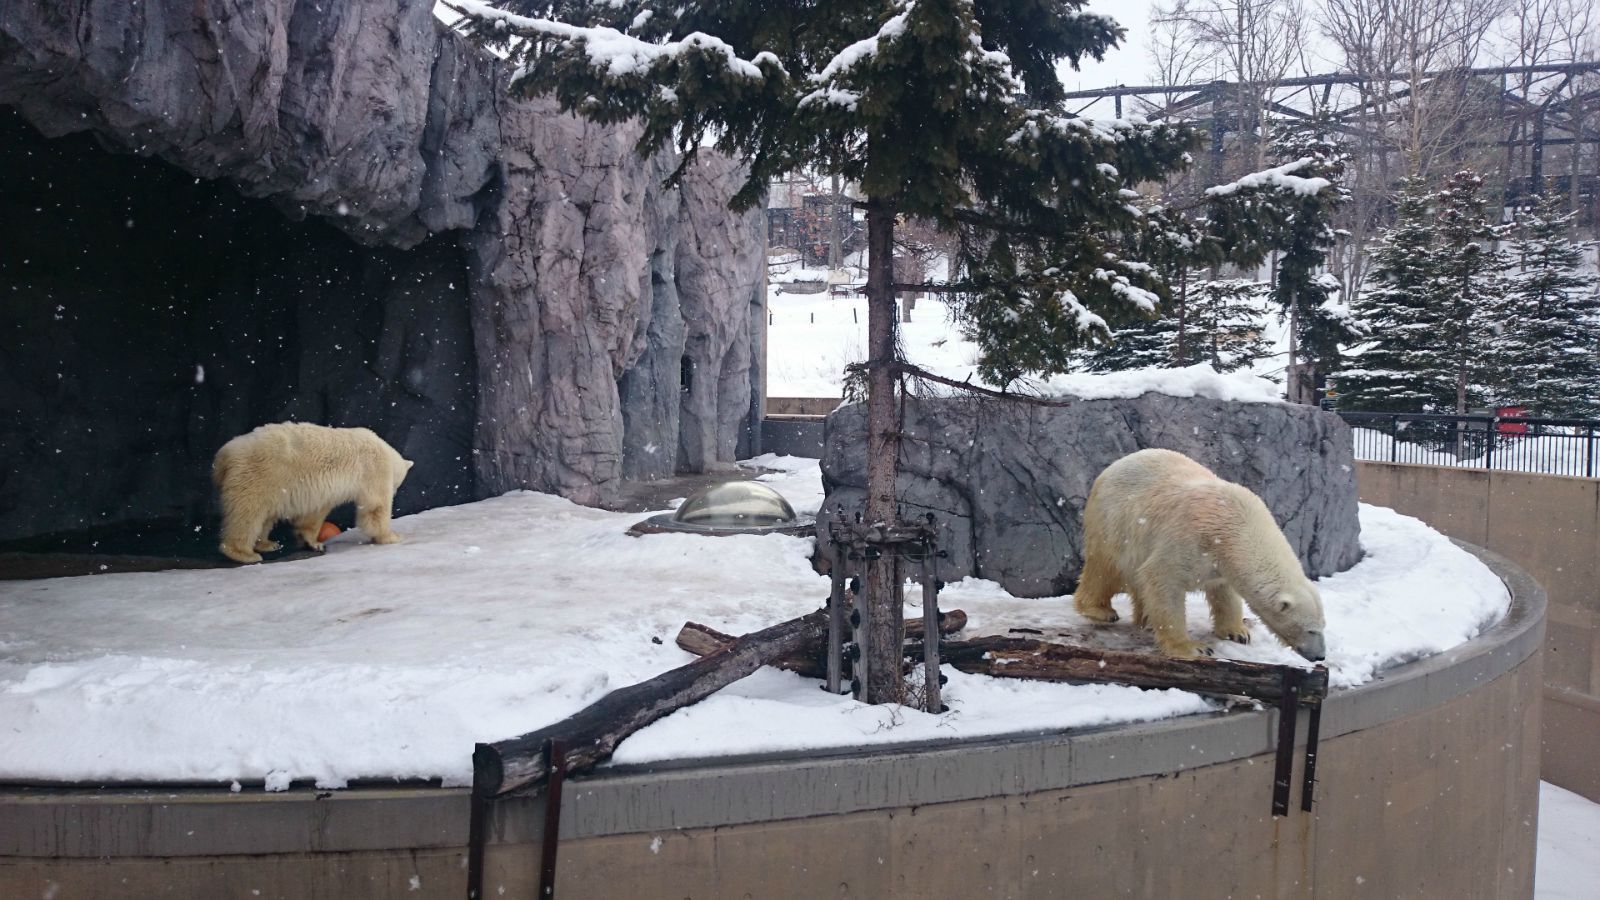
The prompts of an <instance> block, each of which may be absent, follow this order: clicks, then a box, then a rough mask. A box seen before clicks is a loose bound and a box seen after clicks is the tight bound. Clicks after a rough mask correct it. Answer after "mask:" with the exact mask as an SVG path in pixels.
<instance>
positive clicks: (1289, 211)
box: [1272, 115, 1354, 403]
mask: <svg viewBox="0 0 1600 900" xmlns="http://www.w3.org/2000/svg"><path fill="white" fill-rule="evenodd" d="M1332 124H1333V123H1332V121H1331V119H1329V118H1328V117H1327V116H1326V115H1318V116H1316V117H1314V118H1312V119H1309V120H1304V121H1295V122H1291V123H1288V124H1286V125H1284V126H1283V127H1281V128H1279V129H1278V132H1277V134H1276V135H1275V136H1274V139H1273V152H1274V154H1275V155H1276V156H1277V157H1278V159H1280V160H1282V161H1283V162H1285V163H1287V164H1292V165H1294V166H1295V167H1296V174H1298V175H1300V176H1302V177H1304V178H1307V179H1320V180H1321V181H1322V182H1324V183H1325V185H1326V187H1325V189H1323V190H1318V191H1307V192H1304V193H1301V194H1299V195H1297V196H1296V198H1295V200H1294V202H1293V203H1291V204H1287V205H1285V206H1284V207H1283V213H1282V214H1281V215H1282V219H1281V221H1279V222H1278V223H1277V227H1278V229H1279V236H1278V239H1277V241H1276V244H1277V246H1278V249H1280V250H1281V252H1282V255H1281V256H1280V257H1279V259H1278V266H1277V273H1276V278H1275V280H1274V282H1273V285H1272V299H1273V301H1274V302H1275V303H1276V304H1277V306H1278V309H1279V311H1280V313H1281V314H1282V316H1283V318H1284V319H1285V320H1286V321H1287V323H1288V332H1289V359H1288V367H1287V375H1286V378H1287V393H1288V396H1289V400H1290V401H1291V402H1295V403H1315V402H1317V401H1316V399H1315V397H1316V389H1317V386H1318V381H1319V377H1318V376H1319V375H1327V374H1330V373H1331V372H1332V371H1333V370H1334V369H1336V368H1337V367H1338V363H1339V351H1340V347H1341V345H1343V344H1346V343H1348V342H1349V341H1350V340H1351V339H1352V338H1353V337H1354V334H1353V333H1352V332H1351V330H1350V327H1349V321H1348V319H1347V317H1346V316H1345V315H1343V314H1342V312H1341V311H1339V310H1337V309H1336V308H1335V306H1334V301H1335V300H1336V299H1337V294H1338V281H1337V279H1334V278H1331V277H1328V276H1327V273H1326V272H1325V271H1323V270H1324V268H1325V266H1326V265H1327V259H1328V251H1330V250H1331V249H1333V245H1334V241H1335V240H1336V238H1337V237H1338V232H1337V231H1336V230H1335V229H1334V227H1333V216H1334V214H1335V213H1336V212H1337V211H1338V208H1339V206H1340V205H1342V204H1343V203H1344V202H1345V201H1347V200H1348V199H1349V198H1350V190H1349V188H1347V187H1345V185H1344V175H1345V165H1346V163H1348V162H1349V159H1350V154H1349V153H1347V152H1346V151H1345V150H1344V148H1343V147H1341V146H1340V145H1339V144H1338V142H1337V141H1335V140H1334V138H1333V135H1334V133H1335V132H1334V131H1333V128H1332Z"/></svg>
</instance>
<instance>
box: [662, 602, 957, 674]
mask: <svg viewBox="0 0 1600 900" xmlns="http://www.w3.org/2000/svg"><path fill="white" fill-rule="evenodd" d="M965 627H967V614H966V613H965V612H963V611H961V610H959V609H952V610H948V611H946V612H945V613H944V614H943V615H942V616H940V618H939V632H940V633H941V634H952V633H954V632H957V631H960V630H961V629H963V628H965ZM736 640H738V638H736V637H734V636H733V635H731V634H724V633H723V632H720V631H718V630H716V629H715V628H711V627H709V626H706V625H701V624H700V623H699V622H685V623H683V627H682V628H680V629H678V638H677V643H678V646H679V647H681V648H683V649H684V650H687V651H689V652H690V653H693V654H694V655H696V656H707V655H709V654H712V653H715V652H717V651H718V650H721V649H722V648H723V647H726V646H727V645H729V644H731V643H733V642H734V641H736ZM827 640H828V629H827V623H826V621H824V623H823V627H822V630H821V631H819V632H818V633H817V639H816V641H815V642H814V643H813V642H808V643H806V644H805V645H804V646H802V647H801V648H800V649H798V650H796V651H795V652H794V653H792V654H790V655H789V656H786V657H784V658H782V659H778V660H774V661H772V662H770V663H768V665H770V666H774V667H776V668H779V669H783V670H785V671H788V672H793V673H795V674H796V675H804V676H805V677H807V678H824V677H826V676H827V674H828V672H827V670H828V660H827V655H826V651H827ZM906 640H909V641H920V640H922V620H921V619H907V620H906Z"/></svg>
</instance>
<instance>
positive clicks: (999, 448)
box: [818, 394, 1361, 597]
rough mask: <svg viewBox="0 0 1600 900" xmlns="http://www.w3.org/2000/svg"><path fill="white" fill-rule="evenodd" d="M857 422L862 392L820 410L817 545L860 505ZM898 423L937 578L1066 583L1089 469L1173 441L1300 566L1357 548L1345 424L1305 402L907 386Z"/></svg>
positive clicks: (1316, 567) (913, 511)
mask: <svg viewBox="0 0 1600 900" xmlns="http://www.w3.org/2000/svg"><path fill="white" fill-rule="evenodd" d="M865 425H866V407H865V405H864V404H854V405H851V406H846V407H843V408H841V409H839V410H838V411H836V412H834V413H833V414H832V415H830V416H829V417H828V419H827V436H826V447H825V450H824V455H823V459H822V479H823V486H824V488H825V489H826V491H827V500H826V502H825V504H824V507H823V511H822V515H820V516H819V517H818V535H819V542H818V543H819V546H820V547H822V548H824V549H826V548H828V546H829V545H828V543H827V533H828V529H829V528H830V527H831V525H832V523H833V522H834V521H836V520H837V519H838V517H839V515H840V511H841V509H842V511H843V515H844V516H846V517H847V518H851V519H853V518H854V516H855V514H856V512H857V511H859V510H860V509H861V508H862V499H863V496H864V491H863V488H864V486H865V484H866V459H865V454H864V453H863V452H862V448H863V447H864V446H865V444H866V442H865V439H864V435H865ZM903 433H904V435H905V438H904V440H903V442H902V451H901V474H900V483H899V496H900V497H901V498H902V501H903V503H902V508H903V511H904V515H906V516H908V517H920V516H923V515H925V514H927V513H932V514H933V515H934V516H935V517H936V520H937V522H938V524H939V528H940V543H939V546H940V548H941V549H943V550H946V551H948V553H949V556H948V557H947V558H944V559H941V560H940V561H939V577H940V578H943V579H944V580H946V581H955V580H959V579H961V578H963V577H966V576H968V575H972V576H976V577H979V578H987V579H991V580H994V581H997V582H999V583H1000V584H1001V585H1002V586H1003V587H1004V588H1005V589H1006V590H1008V591H1010V592H1011V593H1013V594H1016V595H1018V596H1023V597H1044V596H1056V595H1061V594H1067V593H1070V592H1071V591H1072V589H1073V587H1074V586H1075V585H1076V584H1077V579H1078V573H1079V572H1080V571H1081V569H1082V565H1083V507H1084V503H1085V502H1086V501H1087V500H1088V496H1089V488H1090V486H1091V485H1092V484H1093V483H1094V479H1095V476H1097V475H1099V474H1100V472H1101V470H1103V469H1104V468H1105V467H1106V466H1108V465H1110V464H1111V463H1112V462H1113V461H1115V460H1117V459H1118V458H1120V457H1122V456H1125V455H1126V454H1128V453H1131V452H1133V451H1135V450H1141V449H1144V448H1146V447H1162V448H1166V449H1169V450H1176V451H1178V452H1180V453H1184V454H1187V455H1188V456H1190V457H1192V458H1194V459H1196V460H1198V461H1199V462H1201V463H1203V464H1205V465H1206V466H1208V467H1210V468H1211V470H1212V471H1214V472H1216V473H1217V474H1218V475H1220V476H1222V477H1223V478H1225V479H1227V480H1229V481H1234V482H1238V483H1239V484H1242V485H1244V486H1245V487H1248V488H1250V489H1251V490H1253V491H1255V492H1256V493H1257V494H1259V495H1260V496H1261V498H1262V500H1264V501H1265V502H1266V504H1267V506H1268V508H1270V509H1271V510H1272V512H1273V516H1274V517H1275V518H1276V519H1277V520H1278V525H1279V526H1280V527H1281V528H1282V529H1283V532H1284V535H1285V536H1286V537H1287V538H1288V539H1289V544H1290V546H1292V547H1294V549H1295V552H1296V553H1297V554H1298V555H1299V556H1300V561H1301V562H1302V563H1303V564H1304V565H1305V568H1306V571H1307V572H1308V573H1309V574H1310V575H1311V576H1312V577H1320V576H1323V575H1328V574H1331V573H1333V572H1338V571H1342V570H1344V569H1347V568H1349V567H1350V566H1352V565H1354V564H1355V563H1356V561H1357V560H1358V559H1360V556H1361V549H1360V544H1359V534H1360V525H1359V524H1358V522H1357V521H1356V487H1355V466H1354V463H1353V461H1352V458H1351V450H1350V432H1349V428H1348V426H1346V425H1345V424H1344V422H1343V421H1342V420H1341V419H1340V418H1339V417H1338V416H1336V415H1333V414H1331V413H1325V412H1322V411H1321V410H1318V409H1314V408H1311V407H1305V406H1291V405H1287V404H1272V403H1232V402H1223V401H1217V400H1204V399H1180V398H1176V397H1168V396H1165V395H1161V394H1146V395H1144V396H1142V397H1139V398H1137V399H1132V400H1080V401H1076V402H1073V403H1071V404H1069V405H1066V406H1039V405H1032V404H1025V403H1010V402H996V401H987V400H982V401H980V400H968V399H945V400H922V401H919V400H911V401H910V402H908V403H907V405H906V410H905V425H904V429H903Z"/></svg>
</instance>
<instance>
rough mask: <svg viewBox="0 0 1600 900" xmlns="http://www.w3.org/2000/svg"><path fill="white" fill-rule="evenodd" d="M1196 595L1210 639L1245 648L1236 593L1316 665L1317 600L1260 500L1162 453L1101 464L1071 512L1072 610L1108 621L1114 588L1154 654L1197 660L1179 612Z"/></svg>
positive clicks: (1198, 645) (1197, 649)
mask: <svg viewBox="0 0 1600 900" xmlns="http://www.w3.org/2000/svg"><path fill="white" fill-rule="evenodd" d="M1201 589H1203V590H1204V591H1205V593H1206V601H1207V603H1209V604H1210V606H1211V620H1212V624H1213V625H1214V633H1215V634H1216V636H1217V637H1220V638H1225V639H1227V640H1230V641H1237V642H1239V643H1248V642H1249V640H1250V632H1249V631H1248V630H1247V629H1246V628H1245V624H1244V608H1243V606H1241V604H1240V598H1241V597H1243V600H1244V603H1246V604H1249V606H1250V609H1251V610H1252V611H1253V612H1254V613H1255V614H1256V615H1257V616H1260V617H1261V621H1262V622H1263V623H1265V624H1266V626H1267V627H1268V628H1270V629H1271V630H1272V632H1273V633H1274V634H1276V635H1277V636H1278V637H1280V638H1282V639H1283V641H1284V643H1286V644H1288V645H1289V646H1290V647H1293V648H1294V650H1295V652H1297V653H1299V654H1300V655H1301V656H1304V657H1305V658H1306V659H1309V660H1312V661H1317V660H1320V659H1322V658H1323V657H1324V655H1325V651H1326V647H1325V644H1324V642H1323V636H1322V634H1323V616H1322V598H1321V597H1319V596H1318V594H1317V589H1316V587H1314V586H1313V585H1312V584H1311V582H1310V580H1309V579H1307V578H1306V576H1305V574H1304V572H1303V571H1302V570H1301V568H1300V560H1299V559H1298V558H1296V557H1295V554H1294V550H1293V549H1292V548H1291V547H1290V546H1289V542H1288V541H1287V540H1285V539H1284V536H1283V532H1281V531H1279V530H1278V525H1277V523H1276V522H1274V521H1273V519H1272V513H1271V512H1270V511H1269V510H1268V509H1267V505H1266V504H1265V503H1262V502H1261V498H1260V497H1257V496H1256V495H1255V494H1254V493H1252V492H1251V491H1250V490H1249V489H1248V488H1245V487H1242V486H1240V485H1237V484H1233V483H1232V482H1228V481H1223V480H1222V479H1221V478H1218V477H1217V476H1216V475H1215V474H1214V473H1213V472H1212V471H1211V470H1210V469H1207V468H1206V467H1205V466H1202V465H1200V464H1199V463H1197V462H1195V461H1194V460H1192V459H1190V458H1189V457H1187V456H1184V455H1183V454H1181V453H1174V452H1173V451H1171V450H1140V451H1138V452H1136V453H1130V454H1129V455H1127V456H1124V457H1123V458H1121V459H1119V460H1117V461H1116V462H1114V463H1112V464H1111V465H1110V466H1107V467H1106V470H1105V471H1104V472H1101V473H1100V477H1098V478H1096V479H1095V481H1094V486H1093V487H1092V488H1091V489H1090V490H1089V502H1088V505H1087V506H1086V507H1085V508H1084V511H1083V575H1082V576H1081V577H1080V578H1079V580H1078V589H1077V591H1076V592H1075V593H1074V595H1073V603H1074V605H1075V606H1076V607H1077V609H1078V612H1080V613H1082V614H1083V615H1084V616H1085V617H1087V618H1088V619H1090V620H1091V621H1094V622H1099V623H1102V624H1109V623H1111V622H1115V621H1117V613H1116V611H1115V610H1113V609H1112V608H1111V596H1112V595H1113V594H1116V593H1118V592H1120V591H1123V590H1126V591H1127V592H1128V593H1129V594H1131V595H1132V597H1133V616H1134V621H1135V623H1136V624H1138V625H1142V626H1148V627H1150V628H1152V629H1154V631H1155V633H1156V641H1157V643H1158V644H1159V645H1160V646H1161V649H1162V651H1163V652H1165V653H1167V654H1169V655H1172V656H1180V657H1192V656H1197V655H1207V656H1209V655H1210V654H1211V650H1210V648H1209V647H1207V646H1205V644H1204V643H1202V642H1200V641H1195V640H1191V639H1190V637H1189V634H1188V629H1187V628H1186V623H1185V616H1184V595H1185V594H1186V593H1187V592H1188V591H1191V590H1201Z"/></svg>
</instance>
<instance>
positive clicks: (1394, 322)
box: [1338, 178, 1450, 412]
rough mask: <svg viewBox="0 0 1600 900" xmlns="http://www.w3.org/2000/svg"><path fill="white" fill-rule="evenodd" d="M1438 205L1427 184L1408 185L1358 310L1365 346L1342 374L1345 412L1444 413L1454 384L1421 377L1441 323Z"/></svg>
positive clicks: (1340, 385)
mask: <svg viewBox="0 0 1600 900" xmlns="http://www.w3.org/2000/svg"><path fill="white" fill-rule="evenodd" d="M1432 201H1433V196H1432V195H1431V194H1430V193H1429V192H1428V190H1427V188H1426V186H1425V184H1424V183H1423V182H1422V180H1421V179H1416V178H1413V179H1409V180H1408V181H1406V183H1405V185H1404V187H1403V188H1402V190H1401V192H1400V197H1399V201H1398V204H1397V205H1398V209H1397V212H1396V221H1395V225H1394V227H1393V228H1390V229H1388V230H1386V231H1384V232H1383V235H1382V237H1381V238H1380V242H1379V245H1378V248H1377V249H1376V250H1375V251H1373V254H1372V270H1371V274H1370V275H1369V277H1370V278H1371V283H1370V284H1369V285H1368V286H1367V288H1366V290H1364V291H1362V293H1361V297H1360V299H1359V300H1358V301H1357V303H1356V304H1355V309H1354V313H1355V318H1356V321H1357V322H1358V323H1359V324H1358V328H1359V329H1360V331H1361V333H1362V336H1363V337H1364V338H1365V341H1364V343H1361V344H1358V345H1357V346H1355V347H1354V348H1352V351H1353V352H1351V353H1350V354H1349V355H1348V356H1347V358H1346V359H1345V362H1344V367H1343V371H1341V372H1340V374H1339V376H1338V388H1339V394H1340V398H1339V405H1340V407H1341V408H1344V409H1352V410H1367V411H1382V412H1422V411H1424V410H1438V409H1440V408H1442V406H1443V404H1444V402H1445V399H1446V397H1447V396H1449V394H1450V387H1449V385H1448V384H1445V383H1435V382H1430V381H1428V380H1426V378H1425V377H1424V374H1423V369H1424V364H1423V360H1424V358H1425V357H1426V356H1428V354H1429V353H1430V352H1431V348H1432V345H1433V344H1434V343H1435V341H1436V335H1437V332H1438V328H1439V325H1440V323H1439V322H1438V321H1437V320H1436V311H1435V309H1434V299H1435V297H1434V294H1435V287H1434V281H1435V274H1434V266H1435V262H1434V256H1435V251H1434V242H1435V233H1434V229H1435V222H1434V218H1433V210H1432Z"/></svg>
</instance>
